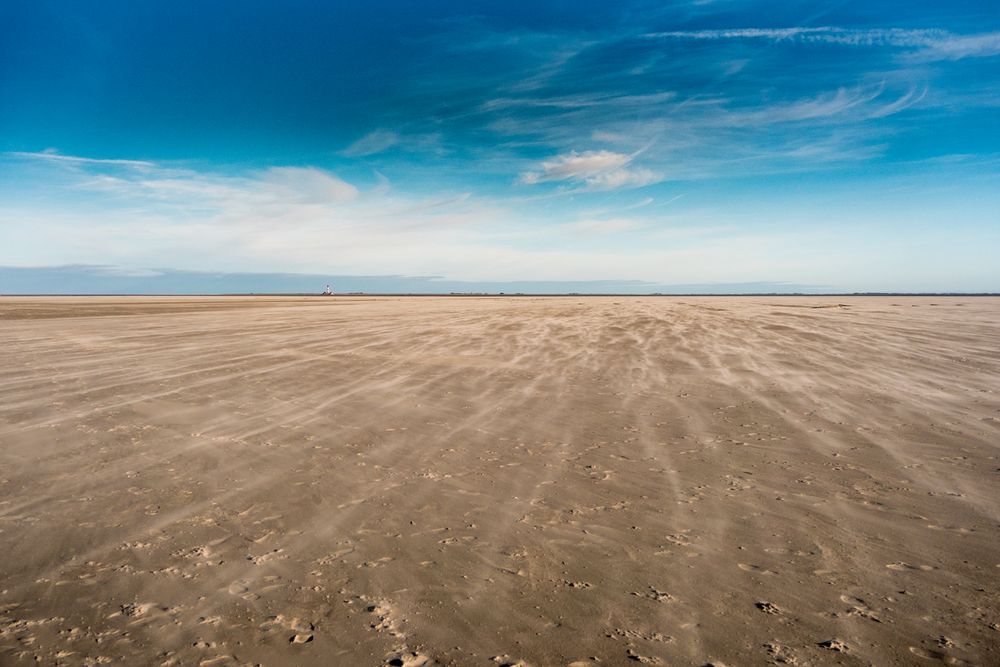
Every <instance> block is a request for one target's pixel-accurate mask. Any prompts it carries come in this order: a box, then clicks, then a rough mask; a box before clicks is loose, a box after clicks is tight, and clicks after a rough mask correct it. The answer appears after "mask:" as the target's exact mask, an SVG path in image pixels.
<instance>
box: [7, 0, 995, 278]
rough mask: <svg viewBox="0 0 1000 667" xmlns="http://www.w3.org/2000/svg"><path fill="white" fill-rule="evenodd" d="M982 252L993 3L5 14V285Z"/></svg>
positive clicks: (481, 5) (809, 272) (80, 8)
mask: <svg viewBox="0 0 1000 667" xmlns="http://www.w3.org/2000/svg"><path fill="white" fill-rule="evenodd" d="M997 248H1000V4H998V3H996V2H994V1H992V0H978V1H970V0H951V1H949V2H947V3H943V2H939V1H926V0H915V1H913V2H906V3H902V2H898V1H896V2H878V1H865V2H860V1H857V2H850V1H844V2H807V1H802V0H789V1H787V2H781V3H774V2H745V1H741V0H694V1H689V2H675V3H669V2H648V1H645V0H643V1H628V0H624V1H618V2H595V1H589V0H574V1H573V2H570V1H563V0H557V1H554V0H533V1H532V2H530V3H529V2H515V1H510V0H508V1H507V2H504V3H500V2H476V1H473V0H463V1H461V2H459V1H457V0H456V1H454V2H452V1H447V2H445V1H438V0H426V1H424V2H420V3H415V2H409V1H403V0H394V1H383V0H371V1H368V2H365V3H353V2H352V3H348V2H342V1H335V2H331V1H329V0H323V1H319V0H290V1H289V2H262V1H260V0H240V1H239V2H236V1H226V0H220V1H218V2H210V3H206V2H194V1H188V0H171V2H165V1H162V2H156V1H153V0H151V1H149V2H134V0H127V1H125V0H102V1H101V2H80V1H79V0H61V1H56V0H33V1H32V2H19V1H14V2H4V3H0V293H11V292H17V291H24V292H32V291H35V292H47V291H56V292H89V291H151V292H156V291H183V292H188V291H191V292H199V291H215V290H221V291H261V292H266V291H288V290H290V289H292V288H293V287H294V288H295V289H296V290H297V289H301V290H302V291H313V290H315V291H320V290H321V289H322V288H323V284H321V283H323V282H324V281H327V282H328V281H330V280H335V285H334V286H335V288H337V286H338V284H339V285H350V287H352V288H353V289H354V290H356V291H409V290H412V291H455V290H468V291H477V290H489V291H505V290H506V291H525V292H531V291H552V290H553V289H554V288H555V289H557V290H558V291H610V292H630V291H635V292H653V291H816V292H822V291H836V292H845V291H846V292H851V291H920V292H923V291H935V292H936V291H970V292H983V291H1000V261H997V259H996V257H997V250H996V249H997ZM212 276H214V277H215V278H211V277H212ZM295 276H298V278H295ZM222 277H224V279H223V278H222Z"/></svg>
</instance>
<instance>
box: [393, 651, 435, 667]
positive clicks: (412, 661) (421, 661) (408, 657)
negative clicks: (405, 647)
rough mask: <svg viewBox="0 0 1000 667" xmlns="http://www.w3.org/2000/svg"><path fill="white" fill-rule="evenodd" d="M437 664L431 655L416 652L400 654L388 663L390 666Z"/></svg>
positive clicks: (404, 666)
mask: <svg viewBox="0 0 1000 667" xmlns="http://www.w3.org/2000/svg"><path fill="white" fill-rule="evenodd" d="M436 664H438V663H437V661H435V660H434V659H432V658H430V657H429V656H426V655H422V654H420V653H414V652H410V653H404V654H403V655H398V656H396V657H395V658H392V659H391V660H389V662H387V663H386V665H388V666H389V667H431V665H436Z"/></svg>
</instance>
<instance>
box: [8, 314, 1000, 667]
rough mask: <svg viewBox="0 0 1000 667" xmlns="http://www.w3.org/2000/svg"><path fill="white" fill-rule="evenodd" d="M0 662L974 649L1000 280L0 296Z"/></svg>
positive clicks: (589, 658) (416, 659)
mask: <svg viewBox="0 0 1000 667" xmlns="http://www.w3.org/2000/svg"><path fill="white" fill-rule="evenodd" d="M0 338H2V341H3V344H2V345H0V547H2V550H3V555H2V556H0V663H3V664H14V665H17V664H35V663H36V661H37V662H41V663H43V664H66V665H78V664H88V665H89V664H103V663H107V664H150V665H154V664H155V665H198V664H200V665H230V664H231V665H242V664H258V663H259V664H265V665H281V664H295V665H334V664H343V665H383V664H385V665H408V666H411V667H414V666H417V665H433V664H445V665H451V664H454V665H477V664H478V665H498V664H509V665H516V664H524V665H535V666H541V665H567V664H573V665H588V664H596V661H597V660H600V661H601V664H626V663H631V662H640V663H643V662H645V663H651V664H655V663H662V664H704V663H707V662H712V661H714V662H716V663H718V662H724V663H727V664H730V665H733V664H738V665H758V664H771V663H774V662H784V663H792V664H794V663H798V664H824V663H827V662H831V661H834V660H839V661H841V662H843V663H844V664H869V663H874V664H880V665H887V664H913V663H924V662H926V663H927V664H932V662H935V661H936V662H939V663H940V662H944V663H947V664H983V665H985V664H998V663H1000V625H998V624H1000V552H998V547H997V545H998V544H1000V493H998V489H1000V487H998V481H1000V472H998V471H1000V459H998V456H1000V300H997V299H987V298H978V299H964V300H963V299H954V298H950V299H930V298H919V299H917V298H906V299H903V298H895V299H894V298H857V299H848V300H846V301H845V300H844V298H840V299H839V300H837V299H830V298H805V297H802V298H611V297H608V298H603V297H602V298H576V297H565V298H529V297H524V298H507V299H503V298H495V299H493V298H482V299H480V298H411V299H397V298H379V299H360V298H359V299H350V298H334V299H279V298H271V299H267V298H258V299H236V298H232V299H179V298H178V299H170V298H161V299H37V300H27V299H16V298H6V299H0Z"/></svg>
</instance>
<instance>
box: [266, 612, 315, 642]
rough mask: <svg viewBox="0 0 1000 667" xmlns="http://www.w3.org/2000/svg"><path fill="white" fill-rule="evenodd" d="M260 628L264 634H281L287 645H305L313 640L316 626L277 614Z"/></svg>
mask: <svg viewBox="0 0 1000 667" xmlns="http://www.w3.org/2000/svg"><path fill="white" fill-rule="evenodd" d="M260 628H261V630H264V631H265V632H266V633H272V632H278V633H281V634H282V635H284V636H286V637H287V639H288V643H289V644H307V643H309V642H311V641H312V640H313V630H315V629H316V626H315V625H313V624H312V623H310V622H309V621H306V620H303V619H300V618H295V617H290V616H285V615H284V614H278V615H276V616H272V617H270V618H269V619H267V620H266V621H264V622H263V623H262V624H261V626H260Z"/></svg>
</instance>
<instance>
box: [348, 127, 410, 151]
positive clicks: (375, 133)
mask: <svg viewBox="0 0 1000 667" xmlns="http://www.w3.org/2000/svg"><path fill="white" fill-rule="evenodd" d="M398 143H399V135H398V134H397V133H396V132H393V131H392V130H386V129H381V128H380V129H377V130H372V131H371V132H369V133H368V134H366V135H365V136H363V137H361V138H359V139H358V140H357V141H355V142H353V143H352V144H351V145H350V146H348V147H347V148H345V149H344V150H343V154H344V155H346V156H348V157H365V156H367V155H375V154H376V153H381V152H383V151H386V150H388V149H390V148H392V147H393V146H395V145H396V144H398Z"/></svg>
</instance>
